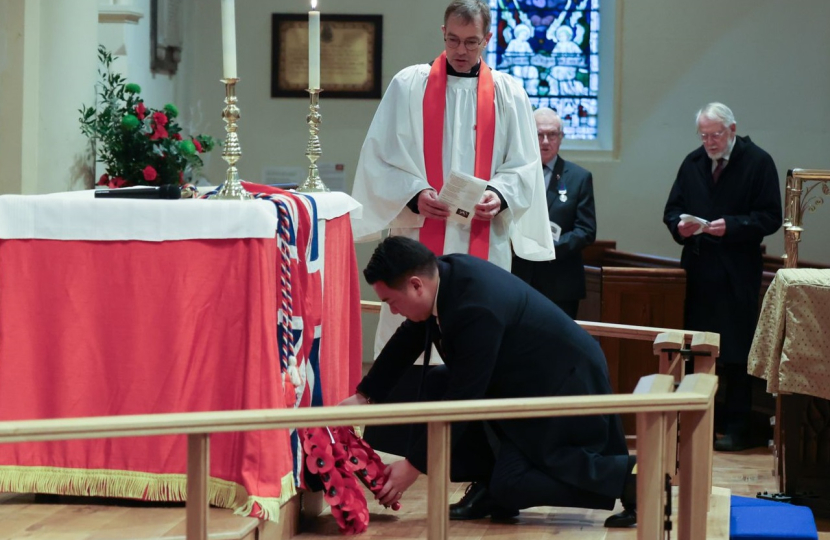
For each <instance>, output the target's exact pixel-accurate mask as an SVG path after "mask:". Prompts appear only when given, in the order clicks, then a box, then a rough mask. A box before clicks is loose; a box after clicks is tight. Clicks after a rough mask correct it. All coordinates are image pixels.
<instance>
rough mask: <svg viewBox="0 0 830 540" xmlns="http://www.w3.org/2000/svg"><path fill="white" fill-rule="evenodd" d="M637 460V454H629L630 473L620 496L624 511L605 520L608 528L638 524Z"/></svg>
mask: <svg viewBox="0 0 830 540" xmlns="http://www.w3.org/2000/svg"><path fill="white" fill-rule="evenodd" d="M636 462H637V460H636V457H635V456H629V458H628V475H626V477H625V485H624V486H623V492H622V495H621V496H620V502H621V503H622V505H623V511H622V512H619V513H617V514H614V515H612V516H609V517H608V519H606V520H605V526H606V527H608V528H611V529H617V528H623V527H631V526H632V525H636V524H637V475H636V474H634V472H633V470H634V464H635V463H636Z"/></svg>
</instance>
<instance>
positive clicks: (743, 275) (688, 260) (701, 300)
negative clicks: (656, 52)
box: [663, 103, 781, 451]
mask: <svg viewBox="0 0 830 540" xmlns="http://www.w3.org/2000/svg"><path fill="white" fill-rule="evenodd" d="M697 130H698V134H699V135H700V138H701V140H702V141H703V145H702V146H701V147H700V148H698V149H697V150H695V151H694V152H692V153H691V154H689V155H688V156H686V159H685V160H683V164H682V165H680V170H679V171H678V173H677V179H676V180H675V182H674V186H672V189H671V193H670V194H669V199H668V202H667V203H666V208H665V212H664V216H663V221H664V222H665V224H666V226H667V227H668V228H669V231H670V232H671V234H672V236H673V237H674V239H675V240H676V241H677V242H678V243H679V244H681V245H682V246H683V254H682V256H681V265H682V266H683V268H684V269H685V270H686V310H685V315H686V328H687V329H689V330H702V331H707V332H717V333H719V334H720V339H721V341H720V358H719V359H718V369H719V371H720V375H721V384H723V385H724V386H725V397H726V400H725V410H723V411H718V415H719V417H720V418H722V419H723V421H724V422H725V436H724V437H723V438H721V439H719V440H718V441H717V442H716V444H715V450H721V451H735V450H743V449H745V448H748V447H750V446H751V445H752V441H751V440H750V436H749V418H750V410H751V397H752V393H751V391H752V380H751V378H750V376H749V375H748V374H747V355H748V354H749V348H750V346H751V345H752V337H753V335H754V332H755V325H756V323H757V319H758V296H759V294H760V290H761V273H762V270H763V264H762V258H761V241H762V240H763V238H764V237H765V236H767V235H770V234H773V233H774V232H775V231H777V230H778V228H779V227H781V193H780V190H779V186H778V173H777V171H776V169H775V163H774V162H773V160H772V158H771V157H770V155H769V154H767V153H766V152H765V151H764V150H762V149H761V148H759V147H758V146H757V145H755V144H754V143H753V142H752V141H751V140H750V139H749V137H738V136H736V134H735V133H736V124H735V117H734V115H733V114H732V111H731V110H730V109H729V108H728V107H727V106H726V105H723V104H722V103H710V104H709V105H706V106H705V107H704V108H703V109H701V110H700V111H699V112H698V114H697ZM695 218H699V219H695Z"/></svg>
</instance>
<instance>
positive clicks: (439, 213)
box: [418, 189, 450, 221]
mask: <svg viewBox="0 0 830 540" xmlns="http://www.w3.org/2000/svg"><path fill="white" fill-rule="evenodd" d="M418 213H420V214H421V215H422V216H424V217H428V218H432V219H440V220H442V221H446V220H447V216H449V215H450V207H449V206H447V205H446V204H444V203H442V202H441V201H439V200H438V193H437V192H436V191H435V190H434V189H425V190H423V191H421V192H420V193H419V194H418Z"/></svg>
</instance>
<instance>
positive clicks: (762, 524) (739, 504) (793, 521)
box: [729, 495, 818, 540]
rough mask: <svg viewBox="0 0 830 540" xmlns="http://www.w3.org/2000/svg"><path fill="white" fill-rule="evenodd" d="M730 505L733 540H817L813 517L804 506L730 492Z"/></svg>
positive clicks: (730, 531) (730, 526)
mask: <svg viewBox="0 0 830 540" xmlns="http://www.w3.org/2000/svg"><path fill="white" fill-rule="evenodd" d="M730 507H731V508H730V513H731V516H730V518H729V538H730V539H732V540H771V539H773V538H782V539H783V538H786V539H788V540H818V531H817V530H816V520H815V518H813V512H812V510H810V509H809V508H807V507H806V506H795V505H792V504H787V503H780V502H775V501H767V500H763V499H753V498H751V497H738V496H736V495H733V496H732V499H731V503H730Z"/></svg>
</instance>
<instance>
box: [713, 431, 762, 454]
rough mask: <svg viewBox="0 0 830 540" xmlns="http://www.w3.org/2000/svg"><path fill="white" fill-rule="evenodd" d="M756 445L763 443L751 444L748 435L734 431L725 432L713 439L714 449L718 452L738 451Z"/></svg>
mask: <svg viewBox="0 0 830 540" xmlns="http://www.w3.org/2000/svg"><path fill="white" fill-rule="evenodd" d="M758 446H763V444H752V440H751V438H750V437H748V436H746V435H740V434H735V433H727V434H726V435H724V436H723V437H721V438H720V439H718V440H717V441H715V450H716V451H718V452H740V451H741V450H747V449H749V448H755V447H758Z"/></svg>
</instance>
